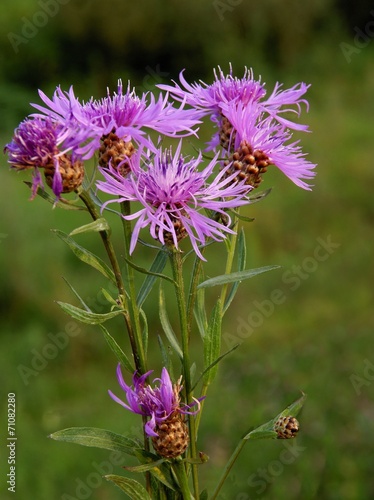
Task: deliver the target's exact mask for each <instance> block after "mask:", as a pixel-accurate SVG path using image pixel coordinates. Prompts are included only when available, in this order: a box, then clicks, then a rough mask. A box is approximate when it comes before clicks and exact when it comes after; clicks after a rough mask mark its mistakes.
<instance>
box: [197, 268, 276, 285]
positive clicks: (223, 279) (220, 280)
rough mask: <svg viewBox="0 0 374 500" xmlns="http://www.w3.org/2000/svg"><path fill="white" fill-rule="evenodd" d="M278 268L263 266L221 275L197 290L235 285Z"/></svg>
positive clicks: (207, 281) (204, 283)
mask: <svg viewBox="0 0 374 500" xmlns="http://www.w3.org/2000/svg"><path fill="white" fill-rule="evenodd" d="M279 268H280V266H264V267H257V268H256V269H246V270H244V271H238V272H236V273H230V274H221V275H220V276H216V277H215V278H210V279H208V280H206V281H203V283H200V285H199V286H198V287H197V288H207V287H211V286H217V285H225V284H226V283H235V282H237V281H239V282H240V281H243V280H247V279H249V278H253V277H254V276H257V275H258V274H262V273H266V272H267V271H271V270H272V269H279Z"/></svg>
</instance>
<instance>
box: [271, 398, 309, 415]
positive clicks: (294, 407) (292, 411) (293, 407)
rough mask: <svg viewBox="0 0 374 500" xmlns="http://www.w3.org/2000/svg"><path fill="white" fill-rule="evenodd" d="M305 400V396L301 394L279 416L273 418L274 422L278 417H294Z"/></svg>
mask: <svg viewBox="0 0 374 500" xmlns="http://www.w3.org/2000/svg"><path fill="white" fill-rule="evenodd" d="M305 400H306V394H304V393H303V392H302V396H301V397H300V398H299V399H297V400H296V401H294V402H293V403H291V404H290V405H289V406H287V408H285V409H284V410H283V411H282V412H281V413H280V414H279V415H277V416H276V417H275V419H274V421H275V422H276V421H277V420H278V418H280V417H296V416H297V415H298V414H299V413H300V411H301V409H302V407H303V406H304V403H305Z"/></svg>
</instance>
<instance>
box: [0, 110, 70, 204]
mask: <svg viewBox="0 0 374 500" xmlns="http://www.w3.org/2000/svg"><path fill="white" fill-rule="evenodd" d="M72 149H73V141H72V139H71V137H70V136H69V131H68V130H67V129H66V128H65V127H64V126H63V125H62V124H61V123H60V122H56V121H54V120H53V119H52V118H49V117H34V118H26V119H25V120H24V121H23V122H21V124H20V125H19V126H18V128H17V129H16V130H15V131H14V135H13V139H12V141H11V142H10V143H9V144H7V145H6V146H5V148H4V152H6V153H7V154H8V163H10V165H11V167H12V168H14V169H17V170H25V169H30V168H32V169H34V179H33V187H32V198H33V197H34V196H35V195H36V192H37V189H38V187H39V186H41V187H43V181H42V177H41V174H40V169H52V170H53V172H54V175H53V183H52V189H53V192H54V194H55V195H56V197H57V198H58V197H59V196H60V194H61V192H62V191H63V185H62V178H61V173H60V168H59V165H60V161H61V158H62V157H63V156H64V155H66V154H67V153H68V152H71V151H72ZM73 156H75V158H74V161H75V160H77V159H79V158H78V157H76V155H74V153H73Z"/></svg>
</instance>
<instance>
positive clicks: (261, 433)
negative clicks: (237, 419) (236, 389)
mask: <svg viewBox="0 0 374 500" xmlns="http://www.w3.org/2000/svg"><path fill="white" fill-rule="evenodd" d="M305 399H306V394H304V393H303V395H302V396H301V398H299V399H298V400H296V401H294V402H293V403H292V404H290V405H289V406H287V408H286V409H285V410H283V411H282V412H281V413H279V414H278V415H277V416H276V417H274V418H273V419H271V420H269V422H266V423H265V424H262V425H260V426H259V427H257V428H256V429H254V430H253V431H251V432H249V433H248V434H247V435H246V436H244V438H243V439H244V440H247V439H267V438H273V439H274V438H277V437H278V434H277V433H276V432H275V430H274V425H275V423H276V422H277V420H278V419H279V418H281V417H296V415H297V414H298V413H299V412H300V410H301V408H302V407H303V404H304V403H305Z"/></svg>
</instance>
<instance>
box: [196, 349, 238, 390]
mask: <svg viewBox="0 0 374 500" xmlns="http://www.w3.org/2000/svg"><path fill="white" fill-rule="evenodd" d="M239 345H240V344H235V345H234V347H232V348H231V349H230V350H228V351H226V352H224V353H223V354H221V356H219V357H218V358H216V359H215V361H213V363H211V364H210V365H209V366H208V367H207V368H205V370H204V371H203V373H202V374H201V375H200V377H199V378H198V379H197V381H196V382H195V384H194V386H193V387H192V390H195V388H196V386H197V384H198V383H199V382H200V380H201V379H202V378H203V377H204V375H205V374H206V373H208V371H209V370H211V369H212V368H213V367H214V366H215V365H216V364H218V363H219V362H220V361H222V359H223V358H225V357H226V356H227V355H228V354H230V353H231V352H233V351H235V349H237V348H238V347H239Z"/></svg>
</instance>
